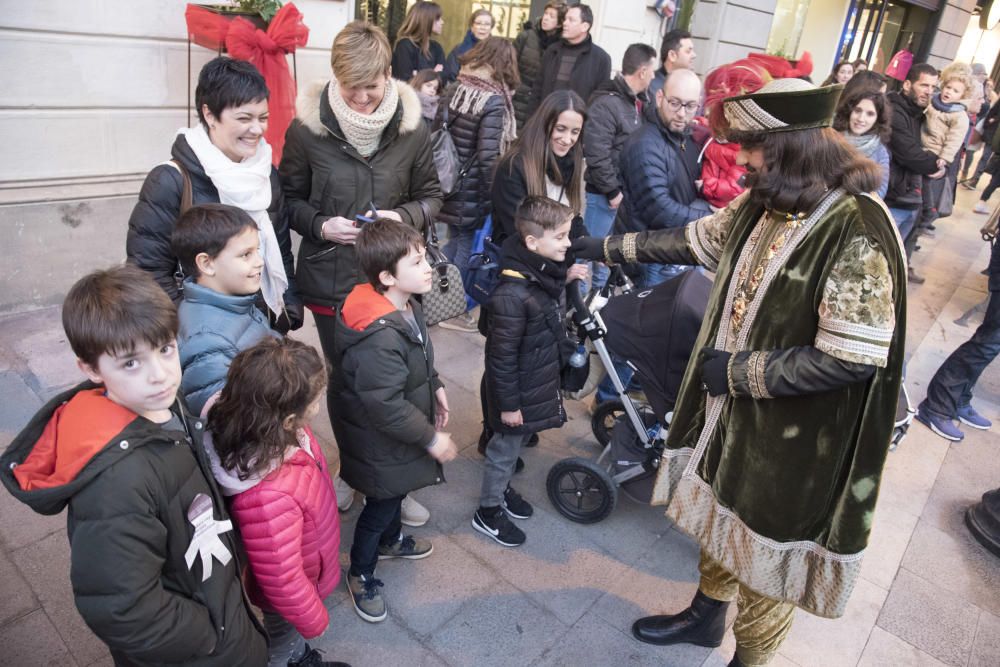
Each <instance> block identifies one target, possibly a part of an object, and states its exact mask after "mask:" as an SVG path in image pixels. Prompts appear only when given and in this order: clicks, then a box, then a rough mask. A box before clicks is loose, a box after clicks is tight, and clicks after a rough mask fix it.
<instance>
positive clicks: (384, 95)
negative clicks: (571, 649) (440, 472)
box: [279, 21, 442, 525]
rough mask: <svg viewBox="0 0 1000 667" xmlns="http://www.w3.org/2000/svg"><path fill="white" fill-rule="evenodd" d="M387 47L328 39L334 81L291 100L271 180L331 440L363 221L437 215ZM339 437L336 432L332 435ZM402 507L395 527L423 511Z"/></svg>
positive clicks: (412, 105)
mask: <svg viewBox="0 0 1000 667" xmlns="http://www.w3.org/2000/svg"><path fill="white" fill-rule="evenodd" d="M391 59H392V49H391V47H390V46H389V40H388V39H387V38H386V36H385V33H383V32H382V31H381V30H380V29H379V28H378V27H376V26H373V25H371V24H370V23H367V22H365V21H354V22H353V23H349V24H348V25H347V26H346V27H345V28H344V29H343V30H341V31H340V33H338V34H337V36H336V38H334V40H333V49H332V54H331V61H332V66H333V77H332V78H331V79H330V80H328V81H324V80H321V81H317V82H314V83H312V84H311V85H308V86H306V87H305V88H304V90H303V91H302V92H301V93H300V94H299V99H298V102H297V105H296V106H297V111H296V117H295V119H294V120H293V121H292V124H291V126H289V128H288V132H287V134H286V137H285V142H286V143H285V151H284V154H283V155H282V158H281V165H280V167H279V172H280V174H281V182H282V186H283V189H284V193H285V202H286V206H287V210H288V218H289V224H290V226H291V228H292V229H294V230H295V231H296V232H298V233H299V234H300V235H301V236H302V244H301V246H300V247H299V273H298V274H297V277H298V279H299V289H300V291H301V294H302V299H303V301H304V302H305V304H306V307H307V308H308V309H309V310H311V311H312V313H313V318H314V320H315V322H316V328H317V329H318V330H319V340H320V345H321V346H322V348H323V353H324V355H325V356H326V359H327V363H328V366H329V368H330V384H329V386H328V388H327V407H328V408H329V411H330V420H331V422H332V424H333V428H334V432H335V433H338V431H339V430H340V426H339V424H338V421H337V402H338V401H337V398H338V395H339V384H340V381H339V364H338V363H337V360H338V358H339V355H338V354H337V352H336V347H335V340H334V337H335V331H336V323H337V315H338V314H339V311H340V307H341V305H342V304H343V302H344V299H345V298H346V297H347V295H348V293H349V292H350V291H351V290H352V289H353V288H354V286H355V284H357V283H358V282H364V278H363V277H359V275H358V265H357V259H356V256H355V253H354V241H355V239H356V238H357V236H358V231H359V229H358V228H359V226H360V225H361V224H362V223H363V219H362V216H364V218H365V219H370V218H371V217H379V218H392V219H394V220H399V221H401V222H403V223H405V224H407V225H410V226H412V227H414V228H416V229H418V230H424V229H426V228H427V226H428V225H430V224H432V223H433V220H434V217H435V216H436V215H437V212H438V210H439V209H440V208H441V199H442V197H441V186H440V185H439V184H438V177H437V171H436V170H435V168H434V159H433V156H432V153H431V143H430V130H429V128H428V127H427V124H426V123H424V121H423V119H422V118H421V108H420V99H419V98H418V97H417V94H416V92H414V90H413V88H411V87H410V86H408V85H407V84H405V83H403V82H401V81H397V80H396V79H393V78H391V76H390V69H389V67H390V64H389V63H390V61H391ZM338 435H339V433H338ZM414 505H415V503H413V502H412V501H409V502H408V501H404V502H403V521H404V522H406V523H407V525H420V524H421V523H423V522H426V521H427V516H428V515H427V512H426V510H424V509H423V508H422V507H419V506H416V507H415V506H414Z"/></svg>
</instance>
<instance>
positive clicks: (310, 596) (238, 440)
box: [205, 339, 344, 667]
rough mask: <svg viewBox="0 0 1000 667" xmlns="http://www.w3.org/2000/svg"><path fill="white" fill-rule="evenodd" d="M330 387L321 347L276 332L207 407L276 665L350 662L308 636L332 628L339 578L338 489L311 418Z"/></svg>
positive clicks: (217, 472)
mask: <svg viewBox="0 0 1000 667" xmlns="http://www.w3.org/2000/svg"><path fill="white" fill-rule="evenodd" d="M325 387H326V370H325V368H324V367H323V361H322V360H321V359H320V357H319V354H317V353H316V350H314V349H313V348H312V347H310V346H308V345H305V344H303V343H300V342H298V341H295V340H291V339H268V340H265V341H263V342H261V343H260V344H258V345H256V346H254V347H251V348H249V349H247V350H244V351H243V352H241V353H240V354H238V355H237V356H236V357H235V358H234V359H233V362H232V365H231V366H230V367H229V375H228V377H227V378H226V384H225V387H224V388H223V389H222V393H221V395H220V396H219V399H218V401H217V402H216V403H215V404H214V405H212V406H211V409H210V410H209V412H208V430H209V433H208V434H206V438H205V440H206V442H205V449H206V450H207V451H208V455H209V458H210V460H211V463H212V473H213V474H214V476H215V479H216V480H217V481H218V482H219V486H220V487H221V488H222V492H223V494H224V495H226V496H228V497H230V514H231V515H232V516H233V518H234V519H236V523H237V526H238V527H239V531H240V534H241V536H242V538H243V544H244V546H245V547H246V553H247V558H248V561H249V564H250V567H249V571H248V572H247V592H248V593H249V595H250V599H251V601H252V602H253V603H254V604H256V605H257V606H258V607H260V608H261V609H262V610H263V612H264V627H265V628H266V629H267V633H268V635H269V637H270V646H269V647H268V665H269V667H278V666H281V667H284V666H285V665H290V666H295V667H300V666H302V667H304V666H305V665H310V666H315V667H320V666H323V665H325V666H330V665H343V664H344V663H340V662H336V663H334V662H323V661H322V660H321V658H320V657H319V653H318V651H316V650H315V649H312V648H310V646H309V644H307V643H306V638H313V637H318V636H320V635H322V634H323V632H324V631H325V630H326V628H327V625H328V624H329V621H330V619H329V615H328V613H327V610H326V606H325V605H324V604H323V599H324V598H325V597H326V596H327V595H329V594H330V592H331V591H333V589H334V588H335V587H336V585H337V583H338V582H339V581H340V562H339V560H338V551H339V549H340V517H339V515H338V513H337V497H336V493H335V491H334V489H333V482H332V481H331V480H330V475H329V473H328V471H327V463H326V459H325V458H324V456H323V451H322V449H321V448H320V445H319V443H318V442H317V441H316V438H315V437H314V436H313V433H312V430H311V429H310V428H309V422H310V420H311V419H312V418H313V417H315V416H316V414H317V413H318V412H319V405H320V401H321V400H323V397H324V391H323V390H324V389H325ZM209 436H210V437H209Z"/></svg>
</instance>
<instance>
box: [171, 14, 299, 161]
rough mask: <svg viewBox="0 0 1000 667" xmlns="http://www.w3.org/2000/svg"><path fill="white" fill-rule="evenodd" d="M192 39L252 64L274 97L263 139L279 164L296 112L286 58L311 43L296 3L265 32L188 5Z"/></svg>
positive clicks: (236, 19) (270, 99)
mask: <svg viewBox="0 0 1000 667" xmlns="http://www.w3.org/2000/svg"><path fill="white" fill-rule="evenodd" d="M185 18H186V19H187V25H188V34H189V35H190V36H191V39H192V41H194V43H195V44H198V45H199V46H204V47H206V48H209V49H220V48H221V47H222V45H225V47H226V51H228V52H229V55H230V56H232V57H233V58H237V59H239V60H246V61H248V62H250V63H251V64H253V65H254V66H255V67H256V68H257V69H258V70H260V73H261V75H263V77H264V81H265V82H266V83H267V89H268V91H269V92H270V97H269V101H268V114H269V116H270V120H269V121H268V125H267V132H266V133H265V134H264V138H265V139H266V140H267V143H268V144H270V145H271V150H272V161H273V163H274V164H275V165H277V164H278V163H279V162H280V161H281V151H282V148H284V145H285V131H286V130H287V129H288V126H289V125H290V124H291V122H292V117H293V116H294V112H295V82H294V81H293V80H292V75H291V72H289V71H288V60H287V58H286V57H285V56H286V55H287V54H289V53H294V52H295V49H296V48H297V47H300V46H305V45H306V42H307V41H308V40H309V28H307V27H306V25H305V24H304V23H303V22H302V13H301V12H300V11H299V10H298V8H296V6H295V5H294V4H292V3H288V4H286V5H285V6H283V7H282V8H281V9H279V10H278V13H277V14H275V15H274V18H273V19H271V23H270V25H268V27H267V32H264V31H263V30H260V29H258V28H257V27H256V26H254V24H253V23H251V22H250V21H248V20H247V19H245V18H243V17H236V18H234V19H232V20H229V19H227V18H226V17H225V16H222V15H220V14H216V13H214V12H211V11H209V10H207V9H205V8H204V7H199V6H198V5H190V4H189V5H188V6H187V11H186V12H185Z"/></svg>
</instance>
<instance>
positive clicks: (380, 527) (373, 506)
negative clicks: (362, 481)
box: [351, 496, 404, 576]
mask: <svg viewBox="0 0 1000 667" xmlns="http://www.w3.org/2000/svg"><path fill="white" fill-rule="evenodd" d="M403 498H404V496H396V497H395V498H386V499H385V500H377V499H375V498H371V497H368V498H365V507H364V509H363V510H361V515H360V516H359V517H358V523H357V525H356V526H355V527H354V544H352V545H351V575H353V576H358V575H359V574H364V575H366V576H367V575H371V574H372V573H373V572H374V571H375V566H376V565H377V564H378V548H379V547H380V546H389V545H391V544H392V543H394V542H395V541H396V540H398V539H399V535H400V531H401V530H402V528H403V522H402V521H400V508H402V506H403Z"/></svg>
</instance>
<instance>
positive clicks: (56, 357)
mask: <svg viewBox="0 0 1000 667" xmlns="http://www.w3.org/2000/svg"><path fill="white" fill-rule="evenodd" d="M14 349H15V350H16V351H17V353H18V354H19V355H21V356H22V357H24V358H25V359H27V360H28V369H29V370H30V371H31V373H32V375H34V376H35V378H36V379H37V381H38V386H39V388H40V389H53V388H62V387H67V386H71V385H74V384H76V383H78V382H81V381H82V380H84V379H85V376H84V375H83V373H82V372H81V371H80V369H79V368H78V367H77V365H76V357H75V356H74V355H73V350H71V349H70V346H69V341H67V340H66V334H65V333H63V330H62V326H61V325H59V324H55V325H52V324H50V325H49V326H47V327H45V328H42V329H39V330H37V331H35V332H34V333H31V334H29V335H27V336H26V337H25V338H23V339H21V340H19V341H18V342H16V343H15V344H14Z"/></svg>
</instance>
